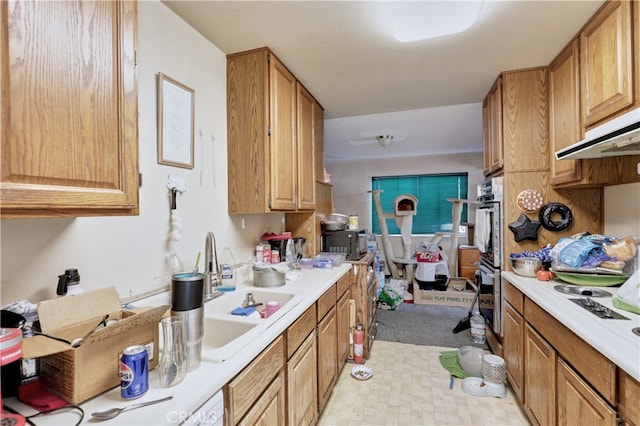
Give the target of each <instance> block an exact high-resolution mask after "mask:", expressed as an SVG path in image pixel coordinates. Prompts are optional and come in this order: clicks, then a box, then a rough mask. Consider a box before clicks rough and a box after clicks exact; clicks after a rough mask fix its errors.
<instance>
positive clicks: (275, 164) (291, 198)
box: [269, 54, 298, 210]
mask: <svg viewBox="0 0 640 426" xmlns="http://www.w3.org/2000/svg"><path fill="white" fill-rule="evenodd" d="M269 80H270V83H271V87H270V89H271V92H270V100H271V109H270V123H271V125H270V131H271V137H270V138H269V142H270V143H269V150H270V155H269V158H270V163H271V171H270V175H271V179H270V182H271V206H270V207H271V209H273V210H295V209H296V206H297V204H296V174H297V173H298V168H297V161H298V157H297V144H296V136H297V134H296V98H297V96H296V95H297V85H296V78H295V77H294V76H293V74H291V72H289V70H288V69H287V67H285V66H284V64H283V63H282V62H280V61H279V60H278V58H276V56H275V55H273V54H271V55H269Z"/></svg>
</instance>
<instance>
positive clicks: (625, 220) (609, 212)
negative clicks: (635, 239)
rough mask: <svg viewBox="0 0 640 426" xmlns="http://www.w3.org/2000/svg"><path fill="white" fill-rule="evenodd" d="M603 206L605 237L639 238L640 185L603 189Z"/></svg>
mask: <svg viewBox="0 0 640 426" xmlns="http://www.w3.org/2000/svg"><path fill="white" fill-rule="evenodd" d="M604 205H605V211H604V222H605V225H604V233H605V235H612V236H616V237H626V236H628V235H637V236H640V183H630V184H627V185H616V186H609V187H607V188H605V189H604Z"/></svg>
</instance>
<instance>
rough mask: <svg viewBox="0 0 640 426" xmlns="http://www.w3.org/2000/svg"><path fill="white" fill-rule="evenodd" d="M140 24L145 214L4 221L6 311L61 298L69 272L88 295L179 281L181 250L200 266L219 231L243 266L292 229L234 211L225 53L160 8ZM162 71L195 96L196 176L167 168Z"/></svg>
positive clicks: (131, 292) (147, 4)
mask: <svg viewBox="0 0 640 426" xmlns="http://www.w3.org/2000/svg"><path fill="white" fill-rule="evenodd" d="M138 23H139V28H138V70H137V71H138V90H139V95H138V99H139V112H140V118H139V120H140V121H139V150H140V172H141V173H142V175H143V180H142V188H140V215H139V216H137V217H105V218H76V219H11V220H2V221H1V223H0V225H1V227H0V230H1V250H2V251H1V257H2V271H1V285H2V287H1V288H2V293H1V295H0V297H1V298H0V302H1V303H2V304H3V305H4V304H6V303H8V302H11V301H13V300H19V299H27V300H29V301H31V302H37V301H40V300H43V299H47V298H51V297H55V289H56V285H57V280H58V278H57V276H58V275H59V274H62V273H63V272H64V270H65V269H67V268H78V269H79V272H80V276H81V286H82V287H83V288H84V289H85V290H86V289H94V288H101V287H106V286H116V287H117V289H118V292H119V294H120V296H121V297H123V298H128V297H130V296H135V295H139V294H143V293H146V292H148V291H151V290H154V289H158V288H161V287H163V286H165V285H167V284H168V283H169V277H170V275H169V274H170V273H169V270H168V269H167V268H166V260H167V258H168V256H169V255H170V253H171V252H172V251H175V252H176V253H177V254H178V256H179V257H180V258H181V259H182V261H183V263H184V264H185V266H186V267H188V268H192V267H193V265H194V264H195V259H196V256H197V253H198V251H202V252H203V255H204V240H205V234H206V232H207V231H213V232H214V233H215V236H216V242H217V246H218V250H219V251H221V250H222V247H224V246H225V245H229V247H230V248H231V250H232V251H233V253H234V255H235V257H236V260H243V259H246V258H248V257H249V256H251V255H252V253H253V250H254V248H255V244H256V243H257V242H258V240H259V237H260V236H261V235H262V233H263V232H264V230H265V228H269V229H270V230H271V231H273V232H282V231H283V230H284V225H283V217H282V215H280V214H276V215H248V216H245V217H244V222H245V229H242V222H243V221H242V218H241V217H230V216H229V215H228V213H227V151H226V141H227V126H226V59H225V55H224V54H223V53H222V52H221V51H220V50H219V49H218V48H217V47H216V46H214V45H212V44H211V43H210V42H208V41H207V40H205V39H204V38H203V37H202V36H201V35H199V34H198V33H197V32H196V31H195V30H193V29H192V28H191V27H189V26H188V25H187V24H186V23H184V22H183V21H182V20H180V19H179V18H178V17H177V16H176V15H174V14H173V12H171V11H170V10H169V9H167V8H166V7H165V6H164V5H163V4H161V3H159V2H157V1H143V2H139V3H138ZM158 72H162V73H164V74H166V75H168V76H169V77H171V78H173V79H175V80H177V81H179V82H180V83H182V84H184V85H186V86H189V87H190V88H192V89H193V90H194V91H195V128H196V138H195V167H194V169H193V170H188V169H182V168H176V167H169V166H164V165H158V164H157V161H156V158H157V154H156V146H157V142H156V141H157V139H156V75H157V73H158ZM200 132H202V134H203V136H202V137H200V136H199V135H200ZM212 137H214V138H215V140H214V141H213V142H212V141H211V138H212ZM169 174H171V175H174V176H179V177H182V178H183V179H185V180H186V181H187V185H188V190H187V192H186V193H184V194H182V195H179V196H178V201H177V207H178V208H177V210H178V213H179V215H180V216H181V218H182V222H183V226H184V230H183V236H182V239H181V240H180V241H177V242H170V240H169V233H170V227H169V215H170V205H169V198H168V194H169V192H168V190H167V187H166V182H167V177H168V175H169ZM203 264H204V262H203V261H202V260H201V261H200V270H202V268H203Z"/></svg>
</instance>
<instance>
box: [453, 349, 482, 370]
mask: <svg viewBox="0 0 640 426" xmlns="http://www.w3.org/2000/svg"><path fill="white" fill-rule="evenodd" d="M484 354H485V351H484V349H482V348H476V347H475V346H463V347H461V348H460V349H459V350H458V364H460V367H462V369H463V370H464V371H465V373H467V374H470V375H471V376H473V377H482V356H483V355H484Z"/></svg>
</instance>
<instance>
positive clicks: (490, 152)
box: [482, 78, 504, 175]
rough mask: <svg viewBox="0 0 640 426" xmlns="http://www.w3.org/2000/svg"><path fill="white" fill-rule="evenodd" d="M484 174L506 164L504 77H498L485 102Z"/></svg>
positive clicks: (483, 106)
mask: <svg viewBox="0 0 640 426" xmlns="http://www.w3.org/2000/svg"><path fill="white" fill-rule="evenodd" d="M482 112H483V124H482V126H483V138H482V142H483V146H484V156H483V159H484V160H483V163H484V167H483V170H484V174H485V175H489V174H492V173H495V172H497V171H499V170H501V169H502V166H503V164H504V157H503V147H504V144H503V139H502V78H498V79H497V80H496V81H495V83H494V84H493V86H492V87H491V90H490V91H489V93H488V94H487V96H486V98H485V100H484V102H483V104H482Z"/></svg>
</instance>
